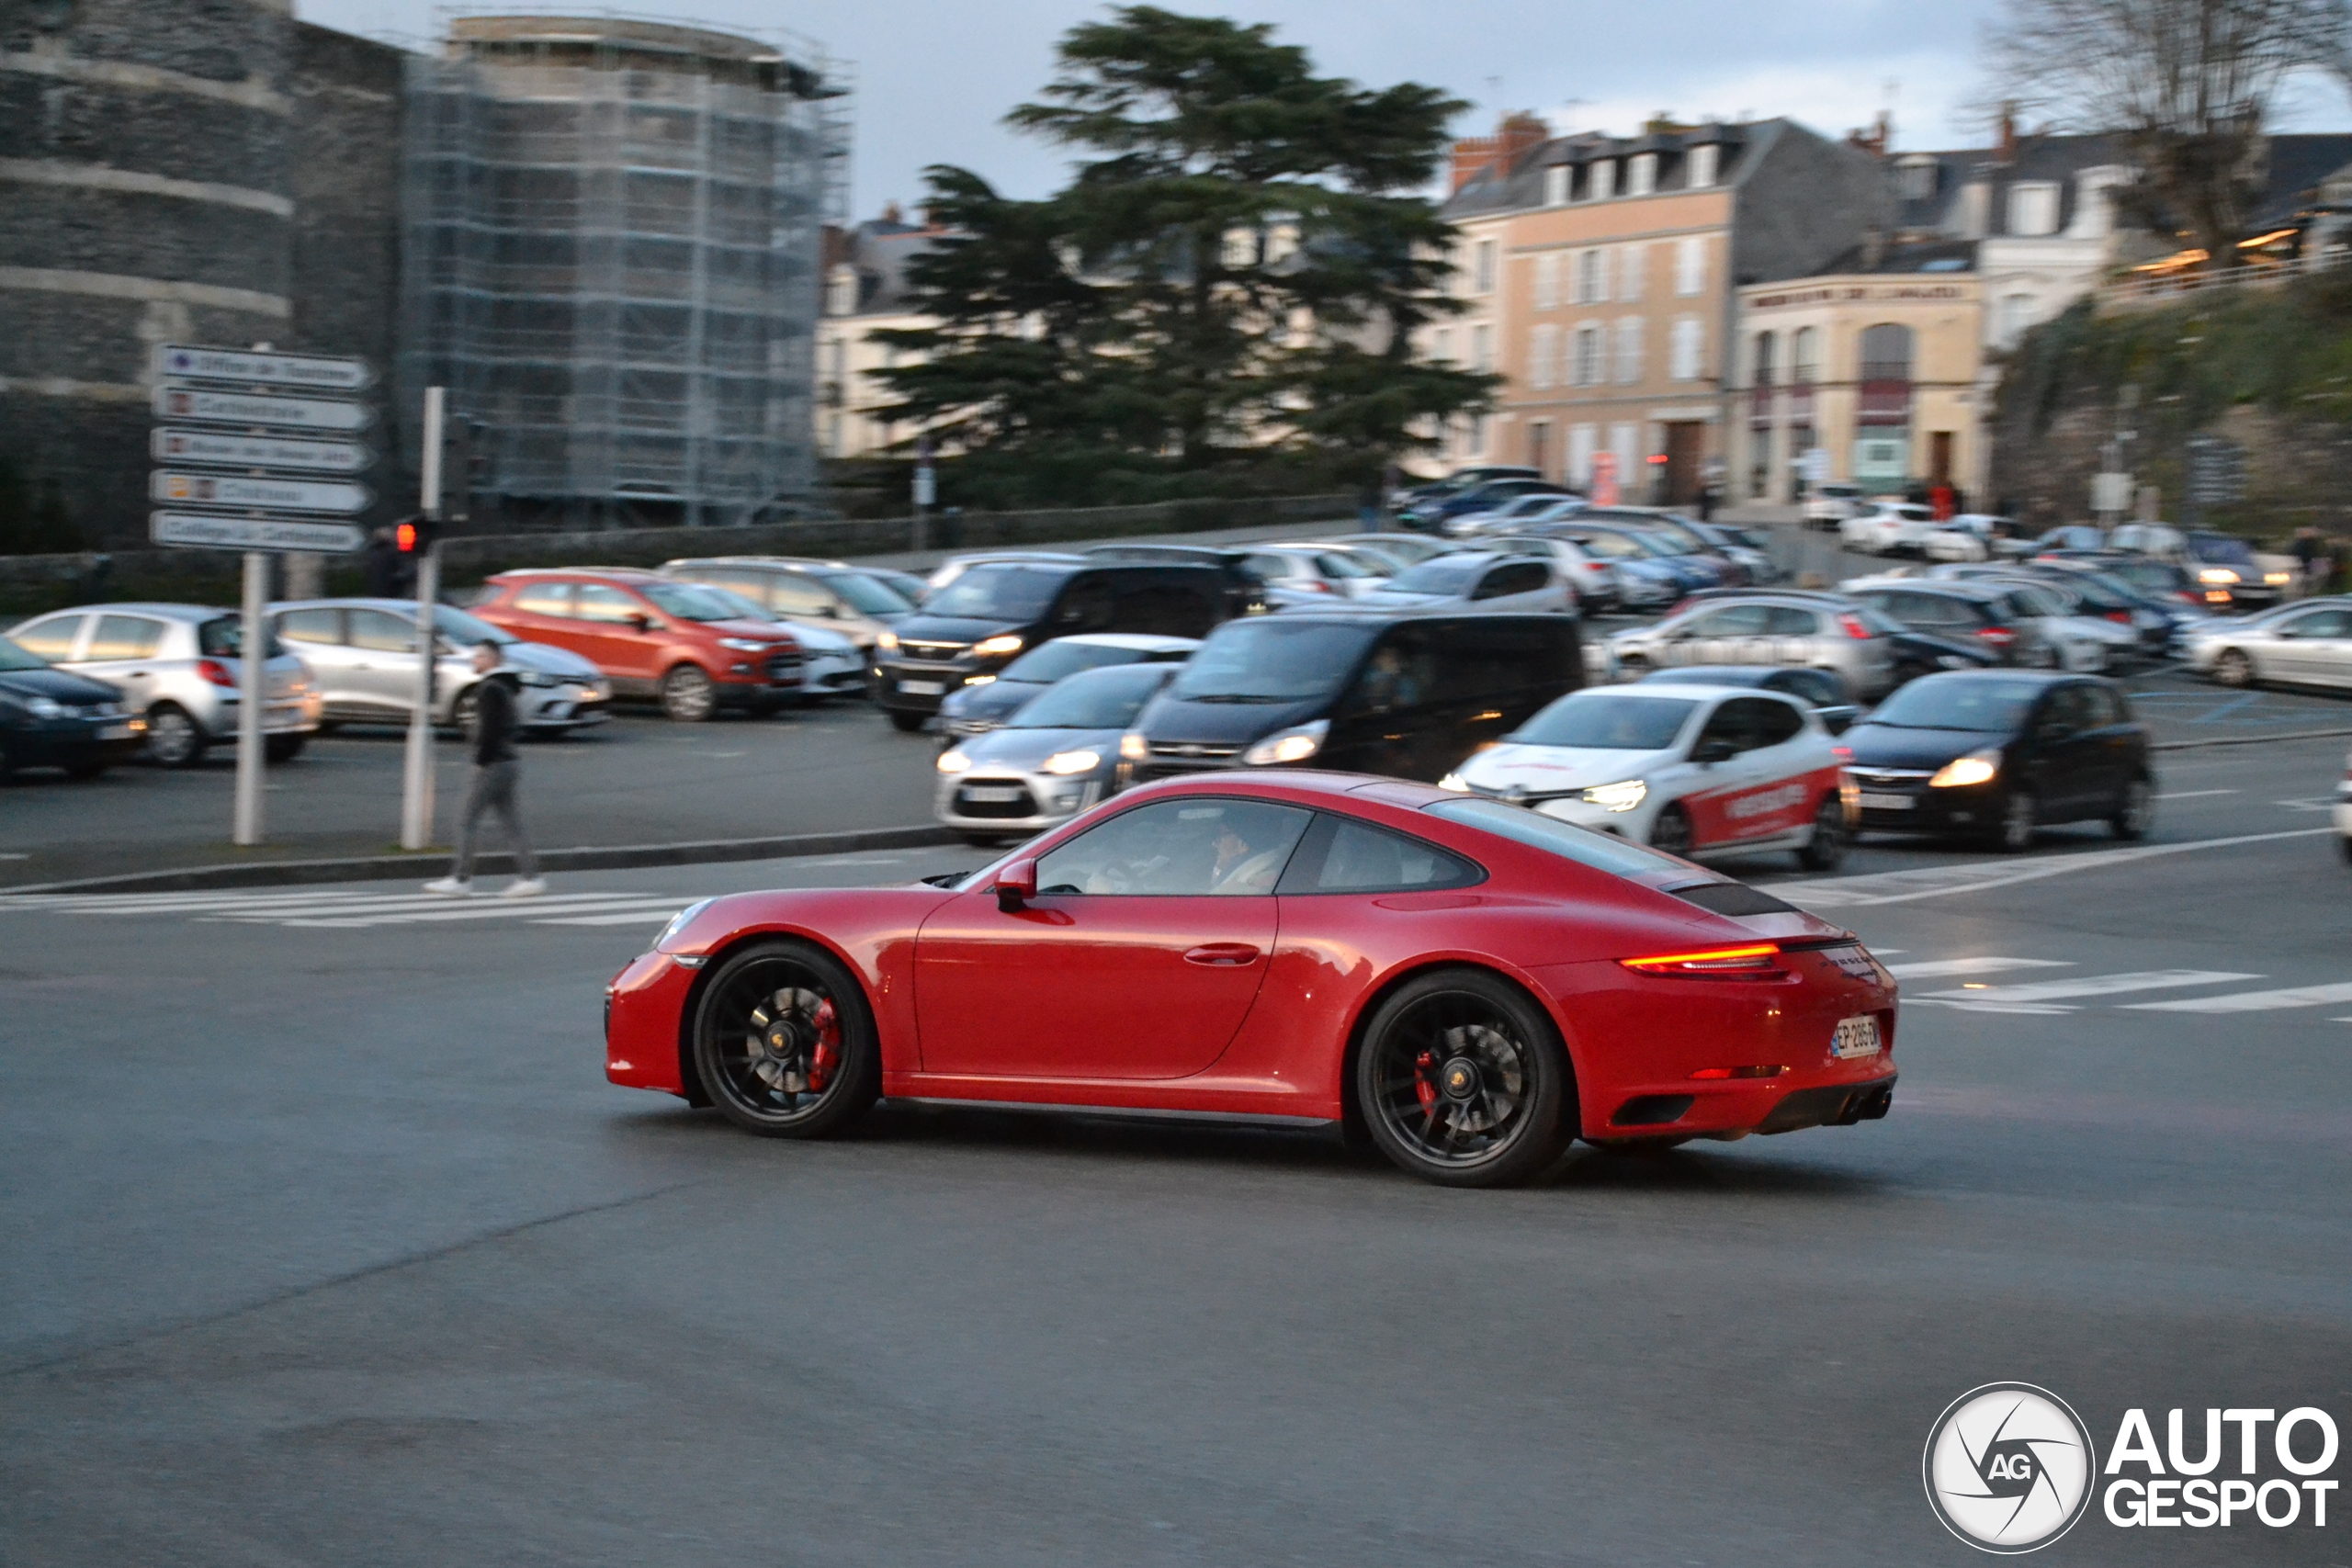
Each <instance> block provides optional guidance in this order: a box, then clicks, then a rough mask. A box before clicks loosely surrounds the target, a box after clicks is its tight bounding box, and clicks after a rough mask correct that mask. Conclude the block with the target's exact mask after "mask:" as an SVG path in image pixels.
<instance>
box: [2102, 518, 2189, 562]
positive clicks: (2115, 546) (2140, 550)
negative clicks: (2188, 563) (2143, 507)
mask: <svg viewBox="0 0 2352 1568" xmlns="http://www.w3.org/2000/svg"><path fill="white" fill-rule="evenodd" d="M2107 547H2108V548H2109V549H2110V550H2120V551H2123V552H2124V553H2126V554H2129V555H2135V556H2153V557H2155V558H2159V559H2162V560H2178V559H2180V558H2181V557H2183V556H2184V555H2186V554H2187V553H2188V537H2187V536H2185V535H2183V534H2182V533H2181V531H2180V530H2179V529H2177V528H2176V527H2174V526H2173V525H2171V524H2169V523H2125V524H2122V525H2120V526H2118V527H2117V528H2116V530H2115V531H2114V532H2113V533H2111V534H2109V536H2107Z"/></svg>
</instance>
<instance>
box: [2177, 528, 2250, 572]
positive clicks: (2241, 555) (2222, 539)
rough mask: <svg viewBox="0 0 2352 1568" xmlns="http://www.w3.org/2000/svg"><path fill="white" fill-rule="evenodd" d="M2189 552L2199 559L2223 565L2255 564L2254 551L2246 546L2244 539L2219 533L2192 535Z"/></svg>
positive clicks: (2189, 541)
mask: <svg viewBox="0 0 2352 1568" xmlns="http://www.w3.org/2000/svg"><path fill="white" fill-rule="evenodd" d="M2188 553H2189V554H2190V555H2192V556H2194V557H2196V558H2198V559H2199V560H2201V561H2213V562H2218V563H2219V564H2221V565H2222V566H2252V565H2253V564H2254V552H2253V551H2252V550H2250V549H2248V548H2246V545H2245V540H2244V539H2232V538H2228V537H2226V536H2222V535H2219V534H2193V535H2191V536H2189V540H2188Z"/></svg>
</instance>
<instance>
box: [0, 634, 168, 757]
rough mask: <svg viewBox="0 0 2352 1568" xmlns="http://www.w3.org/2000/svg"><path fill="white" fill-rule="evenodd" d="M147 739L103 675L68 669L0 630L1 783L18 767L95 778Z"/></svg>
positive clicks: (135, 752) (143, 726) (139, 721)
mask: <svg viewBox="0 0 2352 1568" xmlns="http://www.w3.org/2000/svg"><path fill="white" fill-rule="evenodd" d="M146 744H147V723H146V721H145V720H144V719H141V718H139V717H137V716H134V715H133V714H131V713H130V711H129V710H128V709H126V708H125V707H124V706H123V705H122V694H121V693H120V692H118V691H116V690H115V689H114V688H113V687H112V686H109V685H107V683H106V682H103V681H93V680H91V679H90V678H89V677H87V676H85V675H73V674H68V673H67V672H66V671H62V670H55V669H51V667H50V663H49V660H45V659H43V658H41V657H40V655H38V654H32V653H28V652H26V651H25V650H24V649H21V648H18V647H17V645H16V644H15V643H13V642H10V641H9V640H8V639H7V638H6V637H0V783H5V782H6V780H7V778H8V776H9V775H10V774H11V773H15V772H16V771H17V769H18V768H62V769H64V770H65V771H66V772H67V773H71V774H73V775H74V777H75V778H77V779H88V778H96V777H97V775H98V774H100V773H105V772H106V771H107V769H108V768H109V767H111V766H113V765H114V764H115V763H117V762H127V761H130V759H131V758H133V757H135V756H137V755H138V754H139V750H140V748H141V747H142V746H144V745H146Z"/></svg>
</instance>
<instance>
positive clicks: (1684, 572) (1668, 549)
mask: <svg viewBox="0 0 2352 1568" xmlns="http://www.w3.org/2000/svg"><path fill="white" fill-rule="evenodd" d="M1537 526H1538V527H1540V528H1541V530H1542V531H1543V533H1544V534H1545V535H1547V536H1557V537H1561V538H1566V539H1573V540H1575V541H1576V542H1577V544H1579V545H1582V546H1584V547H1586V548H1588V549H1589V548H1592V547H1594V545H1595V543H1596V542H1597V541H1598V540H1600V539H1601V538H1603V537H1605V536H1611V535H1613V536H1616V537H1618V538H1620V539H1625V540H1629V541H1631V542H1632V543H1633V544H1634V547H1636V551H1637V553H1638V554H1639V555H1640V556H1641V557H1643V558H1647V559H1649V560H1652V561H1655V562H1657V565H1658V567H1659V568H1660V569H1662V570H1663V571H1664V572H1665V574H1666V575H1667V577H1668V578H1669V579H1670V580H1671V581H1673V583H1674V587H1675V597H1676V598H1679V597H1681V596H1682V595H1684V594H1687V593H1698V592H1703V591H1704V590H1706V589H1710V588H1722V587H1724V586H1726V584H1725V583H1724V571H1723V567H1722V563H1720V562H1719V561H1716V560H1713V559H1711V558H1708V557H1706V556H1702V555H1697V554H1693V553H1692V552H1691V551H1689V550H1687V549H1684V548H1682V547H1680V546H1679V545H1678V544H1676V543H1675V542H1673V541H1671V540H1669V539H1668V538H1667V536H1665V535H1664V534H1661V533H1659V532H1658V531H1657V530H1656V529H1654V528H1645V527H1640V526H1635V525H1629V524H1625V523H1621V522H1606V523H1604V522H1598V521H1590V520H1589V513H1588V514H1587V515H1586V516H1580V517H1576V518H1572V519H1570V520H1568V521H1567V522H1565V523H1545V524H1541V525H1537Z"/></svg>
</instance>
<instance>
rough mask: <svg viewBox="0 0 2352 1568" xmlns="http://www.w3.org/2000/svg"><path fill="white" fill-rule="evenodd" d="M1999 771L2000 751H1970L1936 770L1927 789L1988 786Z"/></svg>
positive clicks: (1993, 747)
mask: <svg viewBox="0 0 2352 1568" xmlns="http://www.w3.org/2000/svg"><path fill="white" fill-rule="evenodd" d="M2000 771H2001V749H2000V748H1999V747H1997V746H1988V747H1986V748H1985V750H1982V751H1971V752H1970V753H1969V754H1968V755H1967V756H1965V757H1956V758H1954V759H1953V760H1952V761H1949V762H1946V763H1945V764H1944V765H1943V766H1942V767H1940V768H1938V769H1937V770H1936V776H1935V777H1934V778H1931V779H1929V780H1928V788H1929V789H1955V788H1959V787H1961V786H1962V785H1965V784H1990V783H1991V782H1992V780H1993V778H1994V775H1996V774H1997V773H1999V772H2000Z"/></svg>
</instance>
